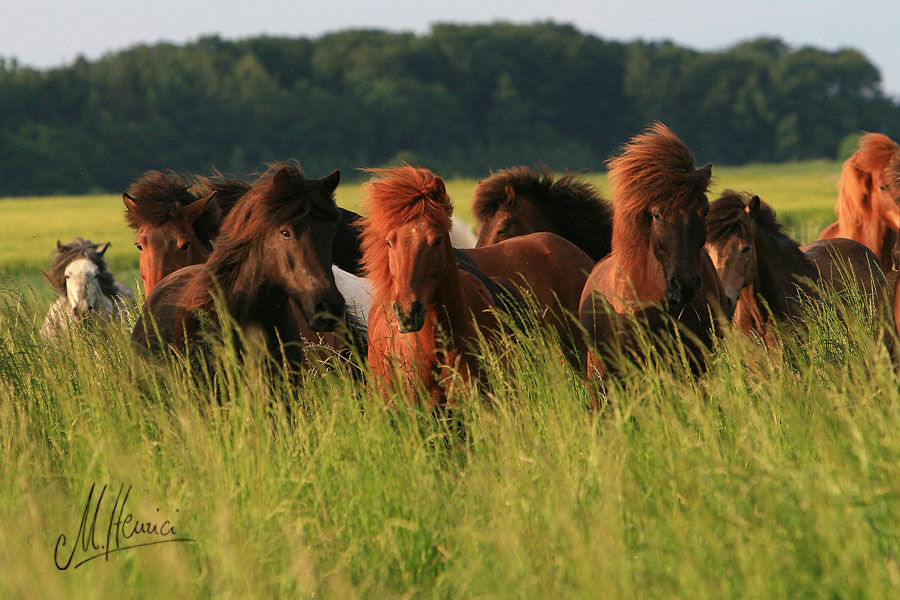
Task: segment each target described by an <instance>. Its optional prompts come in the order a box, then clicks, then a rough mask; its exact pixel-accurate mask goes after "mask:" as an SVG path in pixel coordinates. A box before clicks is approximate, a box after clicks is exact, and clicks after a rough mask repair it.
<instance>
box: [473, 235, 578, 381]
mask: <svg viewBox="0 0 900 600" xmlns="http://www.w3.org/2000/svg"><path fill="white" fill-rule="evenodd" d="M460 252H463V253H465V254H466V255H467V256H469V257H470V258H472V259H474V260H475V263H476V265H477V267H478V269H479V270H480V271H481V272H482V273H484V274H486V275H487V276H489V277H490V278H491V279H493V281H495V282H496V283H497V284H499V285H500V286H501V287H502V288H503V289H505V290H508V291H512V300H513V302H514V305H513V306H512V307H511V308H512V310H513V311H516V310H518V309H519V308H527V306H528V304H529V301H527V300H526V301H524V302H522V299H523V298H524V297H528V298H530V299H531V300H533V302H534V303H535V304H536V306H537V307H538V308H539V309H540V310H541V311H542V312H543V313H544V314H543V317H544V322H545V323H546V324H547V325H549V326H550V327H552V328H553V329H555V330H556V332H557V334H558V335H559V337H560V340H561V341H562V343H563V350H564V352H565V353H566V356H567V358H568V359H569V361H570V362H571V363H573V365H574V366H577V367H578V368H581V367H582V365H583V364H584V356H585V345H584V336H583V335H581V333H580V331H577V329H576V328H575V327H574V325H575V320H574V316H575V315H576V314H578V307H579V300H580V298H581V290H582V289H584V284H585V282H586V281H587V276H588V273H590V272H591V268H593V266H594V261H593V260H591V257H589V256H588V255H587V254H585V253H584V252H583V251H582V250H581V249H580V248H579V247H578V246H576V245H575V244H573V243H572V242H570V241H569V240H567V239H565V238H562V237H560V236H558V235H556V234H555V233H549V232H538V233H530V234H528V235H521V236H517V237H514V238H510V239H508V240H503V241H502V242H498V243H496V244H492V245H490V246H484V247H482V248H469V249H466V250H461V251H460ZM519 302H522V304H521V306H519V307H517V306H515V304H518V303H519Z"/></svg>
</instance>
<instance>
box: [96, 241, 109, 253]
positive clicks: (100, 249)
mask: <svg viewBox="0 0 900 600" xmlns="http://www.w3.org/2000/svg"><path fill="white" fill-rule="evenodd" d="M108 248H109V242H104V243H102V244H99V245H98V246H97V254H99V255H100V256H103V253H104V252H106V250H107V249H108Z"/></svg>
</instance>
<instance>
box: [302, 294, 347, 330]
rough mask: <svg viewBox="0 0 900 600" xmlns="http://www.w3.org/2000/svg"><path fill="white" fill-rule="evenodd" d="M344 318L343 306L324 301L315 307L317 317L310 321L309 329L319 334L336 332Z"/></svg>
mask: <svg viewBox="0 0 900 600" xmlns="http://www.w3.org/2000/svg"><path fill="white" fill-rule="evenodd" d="M343 318H344V307H343V305H338V304H334V302H328V301H322V302H319V303H317V304H316V306H315V315H314V316H313V318H312V319H310V320H309V328H310V329H312V330H313V331H317V332H322V331H334V328H335V327H336V326H337V323H338V322H339V321H341V320H342V319H343Z"/></svg>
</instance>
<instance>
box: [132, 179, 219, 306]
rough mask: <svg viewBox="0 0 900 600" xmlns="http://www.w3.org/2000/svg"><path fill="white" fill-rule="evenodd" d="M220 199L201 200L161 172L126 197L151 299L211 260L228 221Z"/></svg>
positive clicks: (138, 184) (179, 181) (181, 182)
mask: <svg viewBox="0 0 900 600" xmlns="http://www.w3.org/2000/svg"><path fill="white" fill-rule="evenodd" d="M214 198H215V193H214V192H210V193H209V194H208V195H206V196H204V197H202V198H201V197H197V196H196V195H194V194H193V193H192V190H191V188H190V186H189V185H188V184H187V183H186V182H185V181H184V179H182V178H181V177H180V176H179V175H177V174H175V173H171V172H170V173H162V172H160V171H147V172H146V173H144V174H143V175H142V176H141V178H140V179H138V180H137V181H135V182H134V183H133V184H132V185H131V187H129V188H128V191H127V192H125V193H124V194H122V200H123V201H124V202H125V209H126V210H125V218H126V220H127V221H128V224H129V226H131V228H132V229H134V230H136V231H137V240H136V242H135V246H137V249H138V250H139V251H140V253H141V261H140V263H141V279H142V280H143V282H144V293H145V294H146V295H147V297H149V296H150V293H151V292H152V291H153V286H155V285H156V284H157V283H158V282H159V280H160V279H162V278H163V277H165V276H166V275H168V274H169V273H171V272H173V271H176V270H178V269H180V268H182V267H186V266H188V265H195V264H197V263H202V262H205V261H206V259H207V257H208V256H209V253H210V252H212V247H213V240H214V239H215V238H216V236H217V235H218V234H219V227H220V226H221V222H222V217H221V214H220V212H219V208H218V206H217V204H216V202H215V200H214Z"/></svg>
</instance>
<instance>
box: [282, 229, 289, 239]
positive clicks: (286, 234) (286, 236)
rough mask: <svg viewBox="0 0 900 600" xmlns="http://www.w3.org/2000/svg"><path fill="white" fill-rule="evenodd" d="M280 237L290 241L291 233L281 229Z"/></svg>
mask: <svg viewBox="0 0 900 600" xmlns="http://www.w3.org/2000/svg"><path fill="white" fill-rule="evenodd" d="M281 237H283V238H284V239H286V240H289V239H291V231H290V229H282V230H281Z"/></svg>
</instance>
